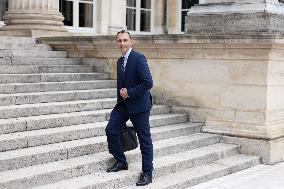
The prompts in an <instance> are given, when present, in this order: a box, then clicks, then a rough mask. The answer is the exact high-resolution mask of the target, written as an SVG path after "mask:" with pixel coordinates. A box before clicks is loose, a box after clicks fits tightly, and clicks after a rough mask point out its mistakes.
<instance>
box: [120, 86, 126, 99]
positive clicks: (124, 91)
mask: <svg viewBox="0 0 284 189" xmlns="http://www.w3.org/2000/svg"><path fill="white" fill-rule="evenodd" d="M119 92H120V96H121V97H122V98H124V99H126V98H128V93H127V89H126V88H122V89H120V91H119Z"/></svg>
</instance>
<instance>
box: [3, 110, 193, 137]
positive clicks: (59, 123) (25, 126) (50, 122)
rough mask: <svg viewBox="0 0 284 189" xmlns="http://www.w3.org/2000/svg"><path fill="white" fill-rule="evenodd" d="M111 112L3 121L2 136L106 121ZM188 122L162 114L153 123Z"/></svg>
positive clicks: (43, 116)
mask: <svg viewBox="0 0 284 189" xmlns="http://www.w3.org/2000/svg"><path fill="white" fill-rule="evenodd" d="M110 112H111V109H103V110H93V111H82V112H72V113H62V114H50V115H40V116H31V117H22V118H10V119H1V120H0V134H8V133H13V132H22V131H31V130H38V129H47V128H55V127H63V126H69V125H77V124H83V123H94V122H97V121H105V120H108V119H109V114H110ZM187 121H188V116H187V115H186V114H162V115H155V119H154V120H153V121H152V125H156V124H158V125H167V124H174V123H184V122H187Z"/></svg>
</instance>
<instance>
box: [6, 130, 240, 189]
mask: <svg viewBox="0 0 284 189" xmlns="http://www.w3.org/2000/svg"><path fill="white" fill-rule="evenodd" d="M199 135H200V134H199ZM207 135H208V134H207ZM184 138H185V139H184V140H186V139H188V138H189V136H186V137H184ZM175 141H176V140H171V141H170V142H167V141H166V140H165V141H157V142H158V144H157V143H155V142H154V165H155V173H154V174H155V175H159V174H160V175H162V174H167V173H169V172H170V171H171V170H172V171H178V170H183V169H186V168H190V167H192V166H193V165H197V164H201V163H204V162H208V161H214V160H217V159H219V158H220V157H226V156H228V155H233V154H236V153H237V152H238V150H239V146H237V145H229V144H214V145H211V146H206V147H201V148H197V149H193V150H187V151H184V150H186V149H182V150H183V151H182V152H179V153H175V152H176V151H178V150H179V144H178V145H175ZM189 143H190V142H189ZM161 146H163V147H161ZM173 146H176V147H173ZM187 146H188V148H190V149H192V148H191V146H190V145H189V144H188V145H187ZM173 148H174V149H177V150H172V149H173ZM161 149H163V150H161ZM169 153H175V154H172V155H167V156H163V155H165V154H169ZM161 155H162V156H161ZM126 156H127V158H128V162H129V165H130V167H129V171H125V172H128V174H137V172H138V170H141V162H140V161H141V160H140V158H141V154H140V150H139V149H138V148H137V149H136V150H133V151H130V152H127V153H126ZM112 163H113V159H112V158H111V155H110V154H109V153H108V152H99V153H95V154H92V155H88V156H81V157H75V158H71V159H67V160H61V161H57V162H51V163H46V164H41V165H35V166H31V167H26V168H21V169H17V170H10V171H4V172H1V173H0V188H6V189H9V188H13V189H16V188H29V187H33V186H37V185H42V184H49V183H53V182H58V181H61V180H64V179H69V178H73V177H77V176H81V175H87V174H89V173H95V172H97V171H103V172H102V173H105V171H104V170H105V169H106V167H108V166H109V165H110V164H112ZM122 172H123V171H122ZM99 174H100V173H99ZM116 175H120V174H116ZM83 180H84V179H83ZM98 181H99V180H97V179H96V180H94V182H98ZM70 182H72V181H71V180H70ZM110 183H111V182H109V183H108V184H110ZM51 188H53V187H51Z"/></svg>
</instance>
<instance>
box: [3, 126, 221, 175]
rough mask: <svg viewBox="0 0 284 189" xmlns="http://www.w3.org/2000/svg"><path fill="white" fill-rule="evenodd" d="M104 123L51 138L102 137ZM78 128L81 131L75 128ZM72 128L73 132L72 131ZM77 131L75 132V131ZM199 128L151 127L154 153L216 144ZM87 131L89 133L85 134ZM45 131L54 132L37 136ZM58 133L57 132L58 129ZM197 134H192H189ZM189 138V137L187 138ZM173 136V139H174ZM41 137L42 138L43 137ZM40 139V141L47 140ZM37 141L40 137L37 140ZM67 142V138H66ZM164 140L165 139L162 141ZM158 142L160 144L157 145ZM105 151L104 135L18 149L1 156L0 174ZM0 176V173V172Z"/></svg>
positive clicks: (214, 136) (214, 140)
mask: <svg viewBox="0 0 284 189" xmlns="http://www.w3.org/2000/svg"><path fill="white" fill-rule="evenodd" d="M106 125H107V122H97V123H94V124H84V125H78V126H77V128H75V127H76V126H73V127H70V128H67V127H65V128H64V129H65V131H64V129H61V134H62V136H57V138H55V137H56V136H55V137H54V140H57V142H59V141H60V138H61V140H62V138H65V137H69V139H70V136H68V134H67V133H68V132H69V133H70V132H73V133H72V135H73V138H74V139H75V138H76V137H77V138H80V137H81V136H82V135H85V134H86V135H85V137H89V136H92V135H93V136H95V135H104V130H105V127H106ZM78 127H80V128H81V130H80V129H78ZM72 129H73V130H72ZM76 129H77V131H78V133H74V132H76ZM200 129H201V124H198V123H182V124H173V125H166V126H159V127H153V128H151V133H152V139H153V141H156V142H154V146H155V148H156V151H157V152H156V153H159V154H167V153H168V152H167V149H168V147H167V145H169V144H170V145H172V146H173V147H171V152H174V151H177V152H179V151H184V150H186V149H192V148H197V147H199V146H204V145H210V144H215V143H217V142H219V137H218V136H217V135H208V134H198V133H197V132H199V131H200ZM87 130H89V133H86V132H85V131H87ZM48 132H49V133H52V132H56V131H55V130H47V132H45V133H43V134H39V135H40V136H44V134H45V135H46V138H47V136H48ZM57 132H60V131H59V130H58V131H57ZM194 133H197V134H195V135H191V134H194ZM186 135H189V136H186ZM173 137H175V138H173ZM42 138H43V137H42ZM46 138H45V139H43V140H46ZM39 139H40V137H39ZM66 139H67V138H66ZM165 139H167V140H165ZM158 140H161V142H157V141H158ZM106 150H107V142H106V137H105V136H98V137H93V138H86V139H78V140H73V141H67V142H61V143H55V144H48V145H45V146H36V147H29V148H23V149H18V150H12V151H6V152H1V153H0V165H1V166H0V171H6V170H12V169H19V168H23V167H27V166H32V165H38V164H42V163H47V162H53V161H58V160H62V159H69V158H74V157H78V156H84V155H88V154H94V153H98V152H103V151H106ZM0 175H1V173H0Z"/></svg>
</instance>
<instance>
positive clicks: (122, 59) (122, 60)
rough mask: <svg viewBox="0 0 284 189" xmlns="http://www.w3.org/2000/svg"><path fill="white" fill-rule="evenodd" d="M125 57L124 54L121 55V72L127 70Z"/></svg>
mask: <svg viewBox="0 0 284 189" xmlns="http://www.w3.org/2000/svg"><path fill="white" fill-rule="evenodd" d="M124 59H125V57H124V56H123V57H121V65H120V67H121V72H122V73H124V71H125V69H124Z"/></svg>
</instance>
